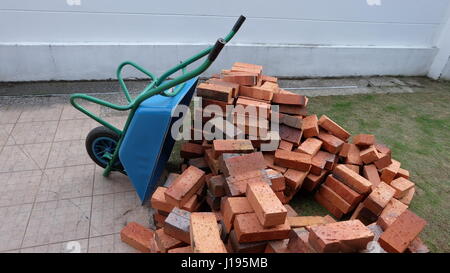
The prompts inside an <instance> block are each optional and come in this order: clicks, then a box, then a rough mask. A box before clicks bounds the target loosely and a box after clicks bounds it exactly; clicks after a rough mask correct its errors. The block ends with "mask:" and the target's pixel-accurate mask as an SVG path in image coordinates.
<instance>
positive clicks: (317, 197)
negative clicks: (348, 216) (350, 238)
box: [314, 192, 343, 219]
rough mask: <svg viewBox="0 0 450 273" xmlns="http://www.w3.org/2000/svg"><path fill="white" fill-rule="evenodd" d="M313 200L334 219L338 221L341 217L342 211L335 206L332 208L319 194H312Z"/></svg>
mask: <svg viewBox="0 0 450 273" xmlns="http://www.w3.org/2000/svg"><path fill="white" fill-rule="evenodd" d="M314 200H316V202H317V203H319V204H320V205H321V206H322V207H324V208H325V209H327V210H328V211H329V212H330V213H331V214H332V215H333V216H334V217H336V219H340V218H341V217H342V215H343V213H342V211H340V210H339V209H338V208H337V207H336V206H334V205H333V204H332V203H331V202H330V201H328V200H327V199H325V198H324V197H323V196H322V195H321V194H320V193H319V192H316V194H314Z"/></svg>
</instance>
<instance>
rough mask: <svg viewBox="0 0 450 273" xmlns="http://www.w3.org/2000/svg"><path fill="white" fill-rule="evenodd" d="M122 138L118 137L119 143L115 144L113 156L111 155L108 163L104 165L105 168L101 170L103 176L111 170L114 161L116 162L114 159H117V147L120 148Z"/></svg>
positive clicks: (106, 175)
mask: <svg viewBox="0 0 450 273" xmlns="http://www.w3.org/2000/svg"><path fill="white" fill-rule="evenodd" d="M122 138H123V137H120V139H119V143H117V146H116V149H115V150H114V153H113V156H112V158H111V160H110V161H109V162H108V165H106V168H105V170H104V171H103V176H104V177H108V176H109V174H110V173H111V171H112V167H113V166H114V163H115V162H116V160H118V159H119V148H120V145H121V144H122Z"/></svg>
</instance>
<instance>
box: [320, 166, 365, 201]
mask: <svg viewBox="0 0 450 273" xmlns="http://www.w3.org/2000/svg"><path fill="white" fill-rule="evenodd" d="M324 185H326V186H327V187H328V188H330V189H331V190H333V191H334V192H335V193H337V194H338V195H339V196H341V197H342V199H344V200H345V201H346V202H347V203H348V204H350V205H351V206H352V207H354V206H356V205H357V204H358V203H359V202H361V200H362V198H363V195H361V194H359V193H357V192H355V191H354V190H352V189H351V188H350V187H348V186H347V185H345V184H344V183H342V182H340V181H339V180H337V179H336V178H334V177H333V175H331V174H330V175H329V176H328V177H327V180H326V181H325V184H324Z"/></svg>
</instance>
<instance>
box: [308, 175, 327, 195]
mask: <svg viewBox="0 0 450 273" xmlns="http://www.w3.org/2000/svg"><path fill="white" fill-rule="evenodd" d="M327 174H328V171H327V170H323V171H322V172H321V173H320V174H319V175H315V174H313V173H309V174H308V175H307V176H306V178H305V182H304V183H303V188H304V189H305V190H306V191H309V192H311V191H313V190H314V189H315V188H317V186H318V185H319V184H320V183H322V181H323V180H324V179H325V176H326V175H327Z"/></svg>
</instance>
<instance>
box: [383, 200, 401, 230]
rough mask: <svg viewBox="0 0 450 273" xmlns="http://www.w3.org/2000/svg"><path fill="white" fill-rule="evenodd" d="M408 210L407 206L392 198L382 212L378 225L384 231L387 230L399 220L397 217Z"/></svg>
mask: <svg viewBox="0 0 450 273" xmlns="http://www.w3.org/2000/svg"><path fill="white" fill-rule="evenodd" d="M407 209H408V206H407V205H405V204H403V203H402V202H400V201H398V200H397V199H395V198H392V199H391V200H390V201H389V203H388V204H387V205H386V207H385V208H384V209H383V211H382V212H381V214H380V217H378V220H377V224H378V225H379V226H380V227H381V228H382V229H383V230H386V229H387V228H388V226H390V225H391V224H392V223H394V221H395V219H397V217H398V216H400V214H402V213H403V212H404V211H405V210H407Z"/></svg>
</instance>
